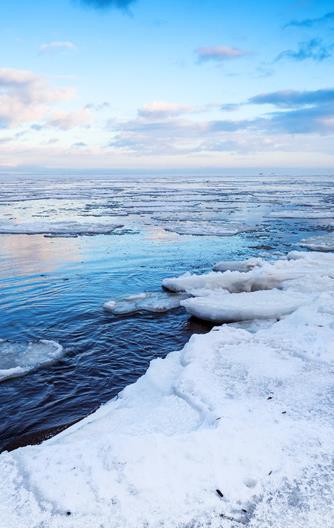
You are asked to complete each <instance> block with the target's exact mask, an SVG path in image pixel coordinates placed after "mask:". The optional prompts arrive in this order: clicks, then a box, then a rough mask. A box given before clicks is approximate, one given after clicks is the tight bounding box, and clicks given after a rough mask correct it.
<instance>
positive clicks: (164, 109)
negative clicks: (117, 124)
mask: <svg viewBox="0 0 334 528" xmlns="http://www.w3.org/2000/svg"><path fill="white" fill-rule="evenodd" d="M192 111H193V109H192V107H191V106H187V105H182V104H177V103H166V102H158V101H156V102H153V103H150V104H147V105H144V106H143V107H142V108H139V109H138V116H139V117H142V118H144V119H153V120H156V119H168V118H171V117H176V116H180V115H182V114H187V113H190V112H192Z"/></svg>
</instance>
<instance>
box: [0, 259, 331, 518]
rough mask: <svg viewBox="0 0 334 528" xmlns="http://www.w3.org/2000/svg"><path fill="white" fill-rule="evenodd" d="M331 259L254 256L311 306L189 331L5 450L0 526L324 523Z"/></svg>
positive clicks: (0, 467) (0, 466)
mask: <svg viewBox="0 0 334 528" xmlns="http://www.w3.org/2000/svg"><path fill="white" fill-rule="evenodd" d="M333 264H334V256H333V255H329V254H318V253H317V254H316V253H312V254H306V253H292V254H290V256H289V258H288V259H284V260H281V261H278V262H276V263H273V264H266V263H263V265H262V266H261V268H260V269H261V270H262V272H263V274H262V278H263V279H264V278H265V276H266V273H267V274H268V273H269V272H270V273H271V274H274V276H275V277H276V278H277V276H279V277H280V279H281V278H282V274H283V273H285V274H286V276H290V280H288V281H282V287H283V291H284V292H285V291H286V292H291V293H292V294H293V293H295V294H296V295H297V294H298V295H305V296H306V297H308V299H309V300H310V302H307V303H306V304H304V305H303V306H301V307H299V308H297V309H296V310H295V312H294V313H292V314H291V315H287V316H286V317H284V318H283V319H282V320H281V321H279V322H276V323H273V324H270V325H265V326H261V325H260V326H259V327H258V328H259V329H258V330H257V331H255V332H254V331H252V332H248V331H247V330H245V329H241V328H235V327H231V326H229V325H223V326H221V327H216V328H214V329H213V330H212V331H211V332H210V333H208V334H206V335H195V336H193V337H192V338H191V339H190V341H189V343H188V344H187V345H186V346H185V347H184V349H183V350H181V351H179V352H173V353H170V354H169V355H168V356H167V357H166V358H165V359H156V360H154V361H152V362H151V365H150V367H149V369H148V371H147V372H146V374H145V375H144V376H143V377H141V378H140V379H139V380H138V381H137V382H136V383H135V384H133V385H131V386H129V387H127V388H126V389H125V390H124V391H122V393H121V394H120V395H119V397H118V398H117V399H115V400H113V401H111V402H109V403H108V404H106V405H104V406H102V407H101V408H100V409H99V410H98V411H97V412H95V413H94V414H93V415H91V416H88V417H87V418H86V419H84V420H82V421H81V422H79V423H77V424H76V425H74V426H72V427H71V428H69V429H67V430H66V431H64V432H62V433H61V434H59V435H58V436H56V437H54V438H52V439H50V440H48V441H46V442H44V443H43V444H41V445H40V446H33V447H25V448H22V449H18V450H16V451H13V452H11V453H3V454H2V455H1V456H0V518H1V520H2V522H3V525H4V526H6V528H37V527H42V526H43V527H45V528H67V527H68V528H93V527H94V528H95V527H99V526H101V527H102V526H106V527H107V526H108V528H144V527H146V528H156V527H158V526H159V527H161V528H176V527H180V528H181V527H182V528H190V527H194V528H195V527H197V528H199V527H204V526H205V527H216V528H218V527H220V528H225V527H226V528H232V527H236V526H239V525H240V526H242V525H247V526H249V527H250V528H269V527H270V526H272V527H274V528H315V527H320V526H321V528H332V527H333V518H334V496H333V488H334V469H333V437H334V420H333V408H334V406H333V404H334V401H333V400H334V391H333V366H334V365H333V359H334V357H333V342H334V278H333V271H332V270H333V269H334V267H333ZM253 272H255V270H253V271H251V272H247V273H246V274H245V275H248V274H249V273H253ZM226 273H227V277H229V276H230V274H231V273H235V272H226ZM275 274H276V275H275ZM217 275H218V274H217ZM224 275H225V274H219V275H218V276H219V277H220V278H219V279H218V283H220V282H221V281H222V280H223V279H221V276H224ZM271 276H272V275H271ZM291 276H293V277H294V278H293V279H291ZM191 277H192V276H190V282H191ZM248 278H249V277H248ZM188 279H189V276H188ZM188 279H187V280H188ZM233 280H234V279H233ZM223 282H224V280H223ZM232 282H233V281H232ZM245 284H247V282H245ZM201 287H202V286H201ZM218 287H220V286H218ZM268 293H270V292H268ZM278 293H280V292H278ZM278 293H275V292H271V294H272V295H278ZM225 295H226V296H229V295H230V294H229V293H226V294H225ZM239 295H242V294H239ZM240 298H241V297H240Z"/></svg>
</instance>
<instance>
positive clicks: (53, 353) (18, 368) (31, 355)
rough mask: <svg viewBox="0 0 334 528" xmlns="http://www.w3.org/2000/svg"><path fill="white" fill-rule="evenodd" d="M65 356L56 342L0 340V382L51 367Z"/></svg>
mask: <svg viewBox="0 0 334 528" xmlns="http://www.w3.org/2000/svg"><path fill="white" fill-rule="evenodd" d="M62 356H63V347H62V346H61V345H60V344H59V343H56V342H55V341H49V340H46V339H41V340H40V341H34V342H22V343H21V342H18V341H5V340H0V381H4V380H6V379H9V378H16V377H19V376H23V375H24V374H27V373H28V372H31V371H32V370H35V369H37V368H38V367H41V366H45V365H49V364H50V363H53V362H55V361H57V359H59V358H61V357H62Z"/></svg>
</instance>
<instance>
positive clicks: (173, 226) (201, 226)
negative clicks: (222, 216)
mask: <svg viewBox="0 0 334 528" xmlns="http://www.w3.org/2000/svg"><path fill="white" fill-rule="evenodd" d="M164 229H165V231H172V232H173V233H177V234H179V235H197V236H233V235H238V234H239V233H245V232H247V231H254V230H255V228H254V227H250V226H247V225H239V224H234V223H232V222H231V223H228V222H226V223H223V222H221V223H216V224H215V223H213V222H210V221H209V222H203V221H201V222H168V223H166V225H165V226H164Z"/></svg>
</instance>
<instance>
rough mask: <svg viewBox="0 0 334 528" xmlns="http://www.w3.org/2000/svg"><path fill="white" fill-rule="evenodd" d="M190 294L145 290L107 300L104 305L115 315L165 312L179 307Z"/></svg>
mask: <svg viewBox="0 0 334 528" xmlns="http://www.w3.org/2000/svg"><path fill="white" fill-rule="evenodd" d="M186 297H188V295H185V294H167V293H164V292H143V293H139V294H136V295H128V296H126V297H122V298H121V299H117V300H111V301H108V302H106V303H105V304H104V305H103V307H104V309H105V310H107V311H109V312H111V313H113V314H114V315H127V314H134V313H136V312H142V311H143V312H153V313H163V312H168V311H169V310H173V309H174V308H178V307H179V306H180V302H181V301H182V300H184V299H185V298H186Z"/></svg>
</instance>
